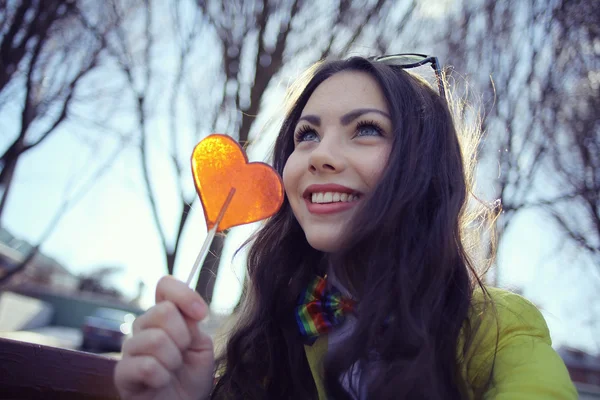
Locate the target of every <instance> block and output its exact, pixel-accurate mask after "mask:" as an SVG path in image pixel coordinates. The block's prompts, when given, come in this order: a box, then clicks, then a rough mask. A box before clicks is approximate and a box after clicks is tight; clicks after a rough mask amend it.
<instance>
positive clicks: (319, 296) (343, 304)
mask: <svg viewBox="0 0 600 400" xmlns="http://www.w3.org/2000/svg"><path fill="white" fill-rule="evenodd" d="M326 278H327V276H325V278H321V277H320V276H317V277H316V278H315V279H314V280H313V281H312V282H311V283H310V285H308V288H307V289H306V292H305V293H303V294H302V295H301V296H300V298H299V300H298V306H297V307H296V322H297V323H298V328H299V329H300V334H301V335H302V336H303V337H304V338H305V341H306V342H307V343H308V344H310V345H312V344H313V343H314V342H315V340H317V338H318V337H319V335H321V334H323V333H327V332H329V331H331V330H332V329H333V327H335V326H336V325H338V324H340V323H342V322H343V321H344V318H345V317H346V314H347V313H348V312H351V311H353V310H354V307H355V302H354V301H353V300H351V299H347V298H344V297H342V293H341V292H340V291H339V290H338V289H336V288H335V287H332V288H330V289H327V281H326Z"/></svg>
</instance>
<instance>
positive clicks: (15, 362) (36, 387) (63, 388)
mask: <svg viewBox="0 0 600 400" xmlns="http://www.w3.org/2000/svg"><path fill="white" fill-rule="evenodd" d="M115 364H116V360H114V359H111V358H108V357H105V356H100V355H96V354H90V353H84V352H80V351H74V350H65V349H59V348H55V347H49V346H42V345H39V344H32V343H25V342H19V341H15V340H10V339H2V338H0V399H61V400H62V399H64V400H75V399H91V400H109V399H118V398H119V396H118V394H117V391H116V389H115V387H114V384H113V371H114V368H115Z"/></svg>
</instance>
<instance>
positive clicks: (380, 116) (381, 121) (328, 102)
mask: <svg viewBox="0 0 600 400" xmlns="http://www.w3.org/2000/svg"><path fill="white" fill-rule="evenodd" d="M391 134H392V122H391V119H390V112H389V110H388V106H387V104H386V101H385V97H384V95H383V93H382V91H381V89H380V88H379V85H378V84H377V82H376V81H375V79H373V78H372V77H371V76H370V75H369V74H367V73H364V72H357V71H344V72H339V73H337V74H335V75H333V76H331V77H330V78H328V79H327V80H325V81H324V82H323V83H321V84H320V85H319V86H318V87H317V88H316V90H315V91H314V92H313V94H312V95H311V97H310V98H309V100H308V102H307V103H306V106H305V107H304V109H303V110H302V114H301V116H300V118H299V120H298V123H297V125H296V128H295V139H294V144H295V147H294V151H293V152H292V154H291V155H290V157H289V158H288V160H287V163H286V165H285V167H284V169H283V183H284V186H285V191H286V194H287V197H288V199H289V202H290V205H291V207H292V210H293V212H294V215H295V216H296V219H297V220H298V222H299V223H300V226H302V229H303V230H304V233H305V235H306V239H307V240H308V243H309V244H310V245H311V246H312V247H313V248H315V249H317V250H320V251H324V252H334V251H337V250H338V249H340V247H341V245H342V243H341V238H342V234H345V233H347V232H345V231H344V229H345V226H346V225H347V223H348V221H349V220H351V219H352V217H353V215H354V214H355V212H356V210H357V206H358V205H359V204H360V203H361V202H362V201H364V200H365V198H366V197H367V196H368V194H369V193H370V192H371V191H372V190H373V188H374V187H375V185H376V184H377V182H378V181H379V179H380V177H381V174H382V172H383V170H384V168H385V166H386V164H387V160H388V156H389V154H390V150H391V147H392V136H391Z"/></svg>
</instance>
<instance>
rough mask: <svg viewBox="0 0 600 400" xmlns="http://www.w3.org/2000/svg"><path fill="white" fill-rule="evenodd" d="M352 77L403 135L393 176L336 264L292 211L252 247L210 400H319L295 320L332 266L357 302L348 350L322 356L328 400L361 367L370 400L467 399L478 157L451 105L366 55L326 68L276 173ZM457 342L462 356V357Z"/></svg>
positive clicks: (394, 153)
mask: <svg viewBox="0 0 600 400" xmlns="http://www.w3.org/2000/svg"><path fill="white" fill-rule="evenodd" d="M348 70H351V71H361V72H365V73H368V74H369V75H371V76H372V77H373V78H374V79H375V80H376V81H377V82H378V84H379V86H380V88H381V90H382V92H383V94H384V96H385V98H386V100H387V103H388V108H389V110H390V112H391V117H392V126H393V130H394V132H393V144H392V149H391V154H390V156H389V160H388V165H387V168H386V169H385V171H384V172H383V174H382V177H381V180H380V182H379V183H378V185H377V186H376V187H375V188H374V190H373V191H372V195H370V196H369V197H368V198H366V199H365V200H366V201H365V202H364V205H363V206H362V207H361V209H360V210H359V212H358V213H357V215H356V217H355V219H354V220H353V221H352V226H351V227H349V229H347V231H348V232H350V233H349V235H348V237H346V238H345V239H346V240H345V242H344V243H345V246H344V250H342V251H340V252H339V253H337V254H324V253H322V252H320V251H317V250H315V249H313V248H312V247H311V246H310V245H309V244H308V242H307V241H306V238H305V236H304V232H303V231H302V229H301V227H300V225H299V224H298V222H297V221H296V219H295V217H294V214H293V213H292V209H291V207H290V204H289V202H288V201H287V199H286V200H285V201H284V204H283V206H282V207H281V209H280V211H279V212H278V213H277V214H276V215H275V216H273V217H272V218H271V219H270V220H268V221H267V222H266V224H265V225H264V227H263V228H262V229H260V231H259V232H258V233H257V234H256V235H255V237H254V238H253V239H252V246H251V248H250V251H249V255H248V277H249V279H248V282H249V283H248V285H247V287H246V291H247V292H246V296H245V299H246V300H245V302H244V305H243V307H242V309H241V310H240V312H239V320H238V322H237V325H236V327H235V329H234V330H233V333H232V334H231V336H230V337H229V340H228V342H227V346H226V348H225V353H224V355H223V356H222V357H221V358H219V359H218V361H217V363H218V365H219V366H220V368H221V369H222V370H223V371H224V372H223V374H222V376H221V377H220V379H219V381H218V384H217V386H216V387H215V389H214V391H213V398H219V399H221V398H249V399H265V398H270V399H271V398H273V399H275V398H277V399H316V398H317V391H316V387H315V384H314V381H313V378H312V375H311V371H310V369H309V366H308V362H307V360H306V356H305V353H304V347H303V341H302V339H301V337H300V335H299V333H298V328H297V326H296V321H295V317H294V309H295V306H296V302H297V299H298V296H299V295H300V293H301V292H303V291H304V290H305V289H306V286H307V285H308V283H309V282H310V280H311V279H312V278H313V277H314V276H315V275H317V274H321V275H322V274H323V273H324V270H325V268H326V266H327V265H331V266H332V268H333V270H334V273H335V274H336V276H337V277H339V279H340V280H341V281H342V283H343V284H344V286H345V287H347V288H349V290H351V292H352V294H353V297H355V298H356V299H358V300H359V304H360V306H359V312H358V313H357V323H356V326H355V329H354V330H353V332H352V334H351V336H349V337H348V338H347V339H345V342H344V344H343V345H341V346H340V348H343V351H338V352H336V353H334V354H328V355H327V357H326V360H325V385H326V388H327V392H328V395H330V396H332V397H333V398H336V399H345V398H350V397H349V396H350V394H349V393H347V392H346V390H345V389H344V388H343V387H342V385H341V384H340V379H341V377H342V376H343V374H344V373H346V372H347V371H348V370H350V369H351V368H352V366H353V365H357V364H356V363H357V362H359V363H360V365H362V366H363V368H371V367H370V366H372V365H376V367H375V368H376V373H374V374H370V375H372V376H370V377H369V380H368V397H369V398H395V399H458V398H464V397H465V396H466V395H465V393H466V389H465V388H466V387H467V385H468V383H467V382H465V378H464V377H463V376H462V375H461V374H459V373H458V371H459V370H460V366H459V363H460V361H459V357H457V355H460V354H466V351H467V348H468V347H469V345H470V340H469V338H471V337H472V336H473V332H474V329H475V328H476V327H475V328H474V325H476V324H472V323H471V322H472V321H469V318H468V312H469V307H470V305H471V301H472V294H473V291H474V289H475V287H477V286H479V287H481V288H482V289H483V285H482V283H481V281H480V278H479V277H478V275H477V273H476V270H475V268H474V266H473V264H474V263H473V261H472V260H471V258H470V255H469V253H468V252H467V250H466V248H465V247H466V240H467V238H466V236H465V234H464V232H465V230H464V228H466V225H467V223H468V222H469V221H468V219H469V218H467V217H468V215H470V213H469V211H468V207H467V199H468V197H469V193H470V189H471V184H472V180H471V172H472V168H471V165H472V158H471V157H470V156H469V157H465V155H464V148H465V146H463V148H462V149H461V143H460V138H459V136H460V135H459V134H458V133H457V129H456V126H457V125H456V124H455V119H453V115H452V112H451V108H450V107H449V106H448V105H449V104H450V103H449V102H448V101H447V100H445V99H443V98H441V97H440V96H439V94H438V93H437V92H436V91H435V90H433V89H432V88H431V87H430V86H429V85H428V84H426V83H424V81H423V80H421V79H419V78H417V77H415V76H413V75H411V74H409V73H407V72H406V71H404V70H402V69H400V68H398V67H393V66H388V65H384V64H381V63H377V62H371V61H368V60H367V59H364V58H360V57H354V58H350V59H348V60H343V61H330V62H322V63H320V64H318V65H317V66H316V67H315V68H314V69H313V70H311V71H310V75H309V80H308V82H307V83H306V84H304V83H303V84H302V85H303V88H302V91H301V93H300V94H299V95H297V96H296V97H295V98H294V102H293V104H292V106H291V107H290V109H289V111H288V112H287V114H286V117H285V120H284V122H283V125H282V127H281V130H280V132H279V136H278V138H277V141H276V144H275V150H274V159H273V163H274V167H275V169H276V170H277V171H278V172H279V173H280V174H282V173H283V168H284V165H285V163H286V161H287V159H288V157H289V156H290V154H291V153H292V152H293V151H294V138H293V137H294V129H295V127H296V123H297V121H298V119H299V117H300V115H301V113H302V110H303V108H304V106H305V105H306V103H307V101H308V99H309V97H310V96H311V94H312V93H313V91H314V90H315V88H316V87H317V86H319V85H320V84H321V83H322V82H323V81H324V80H326V79H327V78H329V77H330V76H332V75H334V74H336V73H338V72H341V71H348ZM465 166H466V167H465ZM483 290H484V292H485V289H483ZM461 332H462V335H464V339H465V341H464V348H461V349H458V348H457V346H458V338H459V335H460V334H461ZM370 363H373V364H370Z"/></svg>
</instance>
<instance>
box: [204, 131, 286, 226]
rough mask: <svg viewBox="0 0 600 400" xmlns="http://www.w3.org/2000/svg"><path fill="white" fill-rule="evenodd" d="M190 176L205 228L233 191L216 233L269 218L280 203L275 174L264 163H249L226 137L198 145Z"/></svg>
mask: <svg viewBox="0 0 600 400" xmlns="http://www.w3.org/2000/svg"><path fill="white" fill-rule="evenodd" d="M192 174H193V176H194V183H195V185H196V190H197V191H198V196H200V201H201V202H202V206H203V207H204V216H205V217H206V224H207V227H208V229H211V228H212V227H213V226H214V225H215V223H216V221H217V217H218V216H219V212H220V211H221V209H222V208H223V204H224V203H225V200H226V199H227V196H228V194H229V192H230V190H231V189H232V188H233V189H235V195H234V196H233V198H232V199H231V203H230V204H229V206H228V207H227V210H226V211H225V214H224V215H223V219H222V220H221V222H220V223H219V224H218V227H217V232H220V231H222V230H225V229H228V228H231V227H233V226H237V225H243V224H247V223H250V222H256V221H260V220H262V219H265V218H268V217H270V216H272V215H273V214H275V213H276V212H277V210H279V208H280V207H281V204H283V184H282V182H281V178H280V177H279V175H278V174H277V172H276V171H275V170H274V169H273V168H271V167H270V166H269V165H267V164H265V163H261V162H253V163H248V158H247V157H246V154H245V153H244V152H243V151H242V148H241V147H240V145H239V144H238V143H237V142H236V141H235V140H233V139H232V138H231V137H229V136H227V135H220V134H213V135H210V136H208V137H206V138H205V139H204V140H202V141H201V142H200V143H198V145H197V146H196V148H195V149H194V152H193V153H192Z"/></svg>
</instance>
